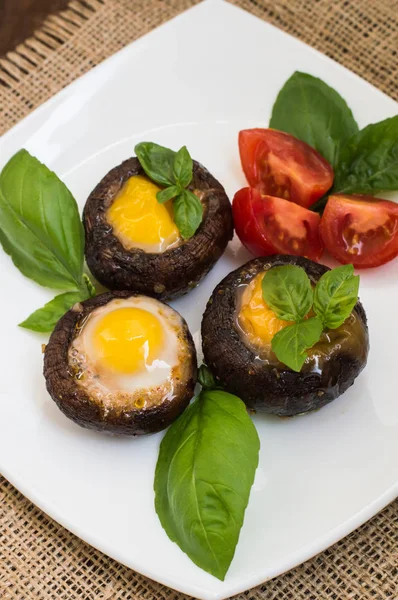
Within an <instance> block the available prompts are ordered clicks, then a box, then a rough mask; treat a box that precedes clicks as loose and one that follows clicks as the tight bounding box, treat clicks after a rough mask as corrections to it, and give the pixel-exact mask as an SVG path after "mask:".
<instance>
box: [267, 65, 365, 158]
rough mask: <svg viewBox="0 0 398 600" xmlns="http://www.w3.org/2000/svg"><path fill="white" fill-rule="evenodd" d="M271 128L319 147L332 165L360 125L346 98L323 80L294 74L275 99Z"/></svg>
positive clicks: (297, 73)
mask: <svg viewBox="0 0 398 600" xmlns="http://www.w3.org/2000/svg"><path fill="white" fill-rule="evenodd" d="M269 126H270V127H272V128H273V129H280V130H281V131H286V133H290V134H291V135H294V136H295V137H297V138H299V139H300V140H302V141H303V142H306V143H307V144H309V145H310V146H312V147H313V148H315V150H317V151H318V152H319V153H320V154H322V156H323V157H324V158H326V160H328V161H329V162H330V163H331V165H332V166H335V165H336V163H337V160H338V155H339V151H340V148H341V146H342V145H344V144H345V142H346V141H347V140H348V139H349V137H350V136H351V135H353V134H355V133H356V132H357V131H358V125H357V123H356V121H355V119H354V117H353V114H352V112H351V109H350V108H349V107H348V105H347V103H346V101H345V100H344V99H343V98H342V97H341V96H340V94H338V93H337V92H336V90H334V89H333V88H331V87H329V86H328V85H326V83H325V82H323V81H322V80H321V79H318V78H317V77H313V76H312V75H308V74H307V73H300V72H296V73H294V74H293V75H292V76H291V77H290V79H288V80H287V82H286V83H285V85H284V86H283V88H282V89H281V91H280V92H279V94H278V97H277V99H276V101H275V104H274V107H273V110H272V116H271V120H270V124H269Z"/></svg>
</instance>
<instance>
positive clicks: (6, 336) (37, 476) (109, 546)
mask: <svg viewBox="0 0 398 600" xmlns="http://www.w3.org/2000/svg"><path fill="white" fill-rule="evenodd" d="M295 70H301V71H306V72H309V73H312V74H314V75H316V76H320V77H322V78H323V79H324V80H325V81H326V82H327V83H329V84H330V85H332V86H333V87H335V88H336V89H337V90H338V91H339V92H340V93H341V94H342V95H343V96H344V97H345V98H346V99H347V101H348V103H349V105H350V106H351V107H352V109H353V111H354V114H355V116H356V118H357V120H358V122H359V124H360V126H364V125H366V124H367V123H369V122H374V121H378V120H380V119H384V118H386V117H389V116H392V115H394V114H396V113H397V104H396V103H395V102H393V101H392V100H391V99H389V98H388V97H387V96H384V95H383V94H382V93H380V92H379V91H377V90H376V89H374V88H373V87H371V86H370V85H369V84H367V83H365V82H364V81H362V80H361V79H359V78H358V77H357V76H355V75H353V74H352V73H350V72H349V71H347V70H345V69H344V68H343V67H341V66H339V65H337V64H336V63H334V62H333V61H331V60H330V59H328V58H326V57H325V56H322V55H321V54H319V53H317V52H316V51H314V50H312V49H311V48H309V47H307V46H305V45H304V44H302V43H301V42H299V41H298V40H296V39H293V38H291V37H289V36H288V35H286V34H284V33H282V32H281V31H279V30H278V29H275V28H273V27H271V26H270V25H267V24H266V23H264V22H262V21H260V20H258V19H256V18H255V17H253V16H251V15H249V14H248V13H245V12H243V11H242V10H240V9H237V8H235V7H233V6H231V5H229V4H226V3H223V2H222V1H220V0H207V1H206V2H204V3H203V4H200V5H199V6H197V7H195V8H193V9H191V10H189V11H187V12H186V13H184V14H182V15H180V16H179V17H177V18H176V19H174V20H173V21H170V22H169V23H167V24H165V25H163V26H162V27H160V28H159V29H157V30H156V31H153V32H152V33H150V34H148V35H146V36H145V37H143V38H142V39H140V40H138V41H137V42H135V43H134V44H132V45H130V46H128V47H126V48H125V49H124V50H122V51H121V52H119V53H118V54H116V55H115V56H113V57H112V58H110V59H108V60H107V61H105V62H104V63H103V64H101V65H100V66H99V67H97V68H96V69H94V70H92V71H91V72H90V73H88V74H87V75H85V76H84V77H82V78H81V79H79V80H78V81H77V82H75V83H74V84H72V85H70V86H69V87H68V88H66V89H65V90H63V91H62V92H60V93H59V94H58V95H57V96H55V97H54V98H52V99H51V100H50V101H49V102H47V103H46V104H45V105H44V106H42V107H41V108H39V109H38V110H36V111H35V112H34V113H33V114H32V115H30V116H29V117H28V118H27V119H25V120H24V121H22V122H21V123H20V124H18V125H17V126H16V127H15V128H14V129H13V130H12V131H10V132H9V133H7V134H6V135H5V136H4V137H3V138H2V139H1V141H0V166H3V165H4V163H5V162H6V160H7V159H8V158H9V157H10V156H11V155H12V154H13V153H14V152H15V151H16V150H18V149H19V148H20V147H26V148H27V149H28V150H29V151H30V152H31V153H32V154H34V155H36V156H38V157H39V158H40V159H41V160H42V161H43V162H45V163H46V164H47V165H48V166H49V167H50V168H52V169H53V170H54V171H56V172H57V173H58V174H59V175H60V176H61V177H62V178H63V180H64V181H65V182H66V184H67V185H68V186H69V187H70V189H71V190H72V192H73V193H74V195H75V197H76V198H77V200H78V202H79V205H80V206H81V207H83V205H84V202H85V199H86V197H87V195H88V193H89V192H90V191H91V189H92V188H93V186H94V185H95V184H96V183H97V182H98V181H99V180H100V179H101V177H102V176H103V175H104V174H105V173H106V172H107V171H108V170H109V169H110V168H111V167H113V166H115V165H117V164H118V163H119V162H121V161H122V160H123V159H125V158H127V157H129V156H131V155H132V153H133V148H134V145H135V143H136V142H138V141H142V140H144V139H149V140H153V141H156V142H158V143H160V144H164V145H166V146H170V147H172V148H179V147H180V146H182V145H183V144H186V145H187V146H188V148H189V149H190V152H191V154H192V155H193V156H194V157H195V158H196V159H197V160H199V161H200V162H202V163H203V164H204V165H205V166H206V167H208V169H209V170H210V171H211V172H212V173H214V175H215V176H216V177H217V178H218V179H219V180H220V181H221V182H223V183H224V185H225V187H226V190H227V193H229V194H230V195H231V197H232V195H233V193H234V192H235V191H236V190H237V189H239V188H240V187H242V186H243V185H244V184H245V181H244V178H243V175H242V173H241V168H240V165H239V157H238V147H237V133H238V131H239V130H240V129H242V128H246V127H251V126H267V124H268V120H269V116H270V111H271V107H272V104H273V101H274V99H275V97H276V94H277V92H278V91H279V89H280V88H281V86H282V85H283V83H284V82H285V81H286V79H287V78H288V77H289V76H290V75H291V74H292V72H293V71H295ZM247 259H248V255H247V253H246V252H245V251H244V250H243V249H242V248H241V246H240V244H239V242H238V241H237V240H236V239H235V240H234V242H233V243H232V244H230V246H229V248H228V250H227V252H226V253H225V255H224V257H223V258H222V259H221V260H220V261H219V263H218V264H217V266H216V267H215V268H214V269H213V271H212V272H211V274H210V275H208V277H207V278H206V280H205V281H204V282H203V283H202V284H201V285H200V287H199V288H197V289H196V290H194V291H192V292H191V293H190V294H189V295H188V296H186V297H184V298H182V299H180V300H178V301H176V302H174V303H173V306H175V307H176V308H177V310H179V311H181V313H182V314H183V315H184V316H185V317H186V318H187V320H188V323H189V325H190V328H191V331H192V332H193V333H194V336H195V338H196V341H198V331H199V327H200V320H201V315H202V312H203V310H204V306H205V303H206V300H207V298H208V297H209V296H210V293H211V291H212V290H213V288H214V287H215V285H216V284H217V283H218V282H219V281H220V279H221V278H222V277H223V276H224V275H225V274H226V273H228V272H229V271H231V270H232V269H234V268H235V267H237V266H238V265H240V264H243V263H244V262H245V261H246V260H247ZM0 268H1V279H2V295H1V298H0V308H1V310H0V321H1V333H2V340H3V343H2V345H1V349H0V355H1V359H0V365H1V366H0V369H1V388H0V402H1V420H2V432H1V436H0V470H1V471H2V472H3V473H4V475H5V477H7V478H8V479H9V480H10V481H11V482H12V483H13V484H14V485H15V486H16V487H18V488H19V489H20V490H21V491H22V492H23V493H24V494H25V495H26V496H28V497H29V498H30V499H31V500H33V502H35V503H36V504H37V505H38V506H40V507H41V508H42V509H43V510H44V511H45V512H47V513H48V514H49V515H50V516H52V517H53V518H54V519H56V520H57V521H58V522H59V523H61V524H62V525H64V526H65V527H67V528H68V529H70V530H71V531H72V532H74V533H75V534H77V535H78V536H80V537H81V538H83V539H84V540H86V541H87V542H89V543H90V544H92V545H93V546H95V547H96V548H99V549H100V550H102V551H103V552H105V553H107V554H108V555H110V556H112V557H114V558H115V559H117V560H119V561H120V562H122V563H124V564H126V565H128V566H130V567H132V568H133V569H135V570H137V571H139V572H141V573H143V574H145V575H147V576H148V577H151V578H152V579H155V580H157V581H160V582H162V583H164V584H166V585H168V586H170V587H172V588H175V589H177V590H181V591H183V592H185V593H188V594H191V595H193V596H195V597H197V598H201V599H206V600H209V599H211V598H212V599H216V598H217V599H221V598H226V597H228V596H230V595H232V594H235V593H237V592H240V591H243V590H245V589H247V588H250V587H252V586H254V585H256V584H259V583H261V582H263V581H265V580H267V579H269V578H271V577H275V576H276V575H278V574H280V573H282V572H284V571H285V570H287V569H290V568H291V567H293V566H295V565H297V564H299V563H300V562H302V561H304V560H305V559H307V558H309V557H310V556H312V555H314V554H315V553H317V552H319V551H321V550H323V549H324V548H326V547H327V546H329V545H330V544H332V543H333V542H335V541H337V540H339V539H340V538H342V537H343V536H345V535H346V534H348V533H349V532H350V531H352V530H353V529H355V528H356V527H358V526H359V525H360V524H362V523H363V522H364V521H366V520H367V519H369V518H370V517H371V516H373V515H374V514H375V513H376V512H377V511H379V510H381V509H382V508H383V507H384V506H385V505H386V504H387V503H388V502H390V501H391V500H393V498H394V497H395V496H396V495H397V494H398V460H397V456H398V402H397V391H396V389H397V388H396V373H395V370H396V352H397V342H396V340H397V339H398V319H397V299H398V261H395V262H393V263H390V264H389V265H387V266H385V267H383V268H379V269H375V270H373V271H368V272H364V273H363V274H362V287H361V298H362V300H363V303H364V305H365V308H366V310H367V313H368V317H369V324H370V338H371V352H370V357H369V363H368V366H367V368H366V370H365V371H364V372H363V374H361V376H360V377H359V379H358V380H357V382H356V383H355V385H354V386H353V388H351V389H350V390H349V391H348V392H347V393H346V394H344V396H343V397H341V398H339V399H338V400H336V401H335V402H333V403H332V404H330V405H328V406H326V407H325V408H322V410H320V411H319V412H315V413H313V414H309V415H307V416H304V417H298V418H294V419H278V418H273V417H267V416H261V415H257V416H255V417H254V421H255V424H256V426H257V428H258V431H259V434H260V438H261V456H260V466H259V468H258V472H257V476H256V481H255V484H254V487H253V490H252V493H251V498H250V503H249V506H248V509H247V512H246V518H245V523H244V527H243V529H242V533H241V537H240V541H239V544H238V547H237V551H236V555H235V558H234V560H233V563H232V565H231V568H230V570H229V572H228V574H227V577H226V579H225V581H224V582H221V581H218V580H217V579H215V578H214V577H212V576H211V575H209V574H207V573H205V572H204V571H201V570H200V569H199V568H197V567H196V566H195V565H194V564H193V563H192V562H191V561H190V560H189V559H188V558H187V556H186V555H185V554H183V552H182V551H181V550H180V549H179V548H178V547H177V546H176V545H175V544H173V543H172V542H171V541H170V540H169V539H168V537H167V536H166V534H165V533H164V532H163V530H162V528H161V526H160V524H159V521H158V519H157V516H156V514H155V511H154V506H153V498H154V496H153V489H152V486H153V475H154V468H155V464H156V459H157V453H158V447H159V442H160V440H161V438H162V435H163V434H158V435H153V436H150V437H144V438H142V439H117V438H113V437H107V436H105V435H100V434H98V433H94V432H90V431H86V430H84V429H81V428H79V427H78V426H77V425H75V424H74V423H72V422H70V421H68V419H67V418H66V417H64V416H63V415H62V414H61V413H60V412H59V411H58V409H57V407H56V406H55V404H54V403H53V402H52V401H51V399H50V398H49V396H48V394H47V393H46V390H45V385H44V380H43V377H42V355H41V347H40V346H41V343H42V342H43V341H45V338H43V337H41V336H39V335H35V334H33V333H29V332H27V331H24V330H22V329H19V328H18V327H17V326H16V324H17V323H19V322H20V321H21V320H23V319H24V318H25V317H26V316H27V315H28V314H29V313H30V312H31V311H32V310H34V309H35V308H37V307H39V306H41V305H42V304H43V303H44V302H45V301H47V300H48V299H49V298H51V297H52V296H53V294H52V292H50V291H48V290H45V289H43V288H40V287H39V286H37V285H36V284H34V283H33V282H31V281H29V280H27V279H25V278H24V277H23V276H22V275H21V274H20V273H19V272H18V271H17V270H16V269H15V268H14V266H13V265H12V263H11V260H10V259H9V258H8V257H7V256H6V255H5V254H4V253H3V252H0Z"/></svg>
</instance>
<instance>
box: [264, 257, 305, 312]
mask: <svg viewBox="0 0 398 600" xmlns="http://www.w3.org/2000/svg"><path fill="white" fill-rule="evenodd" d="M262 290H263V298H264V300H265V302H266V303H267V304H268V306H269V307H270V308H271V310H273V311H274V312H275V313H276V315H277V317H278V318H279V319H284V320H285V321H301V319H303V318H304V317H305V316H306V315H307V314H308V312H309V311H310V310H311V306H312V302H313V299H314V294H313V291H312V287H311V282H310V280H309V278H308V275H307V273H306V272H305V271H304V269H302V268H301V267H297V266H295V265H284V266H282V267H273V268H272V269H270V270H269V271H267V272H266V273H265V275H264V277H263V281H262Z"/></svg>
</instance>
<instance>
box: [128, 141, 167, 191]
mask: <svg viewBox="0 0 398 600" xmlns="http://www.w3.org/2000/svg"><path fill="white" fill-rule="evenodd" d="M134 151H135V153H136V155H137V158H138V160H139V161H140V164H141V167H142V168H143V169H144V171H145V173H146V174H147V175H148V177H149V178H150V179H152V181H156V183H158V184H159V185H164V186H167V187H168V186H169V185H174V184H175V183H176V179H175V176H174V158H175V155H176V153H175V152H174V150H170V148H165V147H164V146H159V144H154V143H153V142H141V143H140V144H137V145H136V147H135V148H134Z"/></svg>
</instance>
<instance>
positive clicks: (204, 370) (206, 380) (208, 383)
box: [198, 365, 219, 390]
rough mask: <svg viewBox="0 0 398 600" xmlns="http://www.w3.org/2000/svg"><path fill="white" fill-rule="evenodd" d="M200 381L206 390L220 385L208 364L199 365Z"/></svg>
mask: <svg viewBox="0 0 398 600" xmlns="http://www.w3.org/2000/svg"><path fill="white" fill-rule="evenodd" d="M198 383H200V385H201V386H202V388H203V389H204V390H214V389H216V388H218V387H219V386H218V385H217V382H216V379H215V377H214V375H213V373H212V372H211V371H210V369H209V367H208V366H206V365H200V367H199V371H198Z"/></svg>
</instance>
